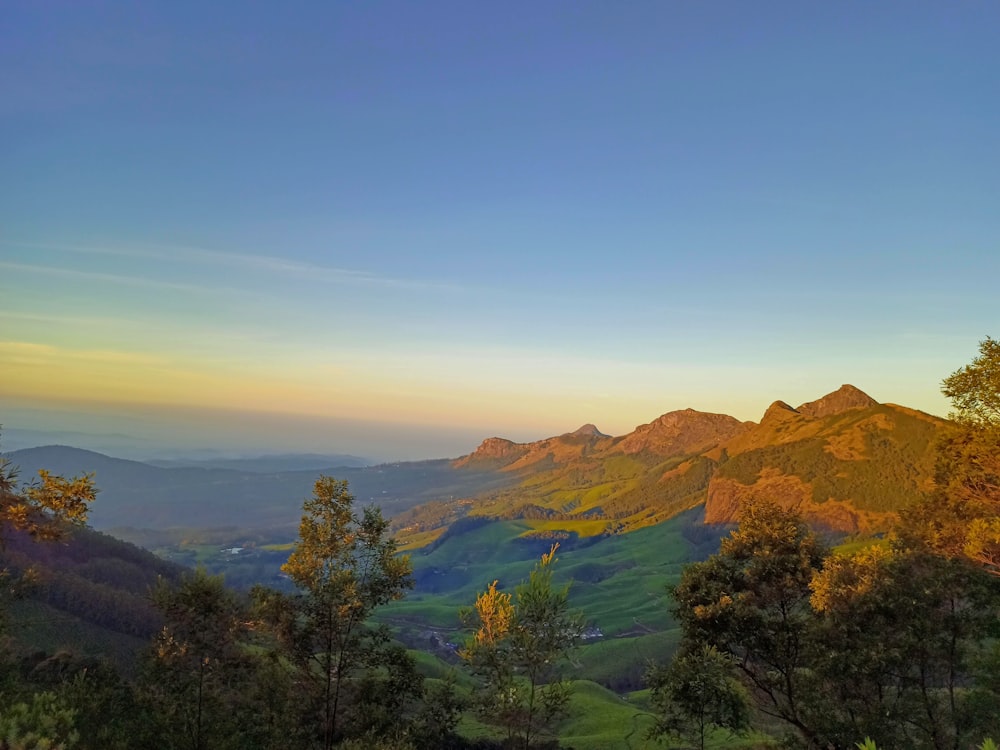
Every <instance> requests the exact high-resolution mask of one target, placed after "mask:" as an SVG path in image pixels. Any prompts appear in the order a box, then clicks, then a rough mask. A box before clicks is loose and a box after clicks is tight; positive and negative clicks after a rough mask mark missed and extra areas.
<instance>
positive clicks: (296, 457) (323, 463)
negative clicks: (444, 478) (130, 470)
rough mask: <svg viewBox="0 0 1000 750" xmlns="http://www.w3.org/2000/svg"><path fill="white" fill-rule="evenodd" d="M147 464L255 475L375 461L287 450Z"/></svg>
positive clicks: (154, 461)
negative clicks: (264, 453) (279, 452)
mask: <svg viewBox="0 0 1000 750" xmlns="http://www.w3.org/2000/svg"><path fill="white" fill-rule="evenodd" d="M145 463H148V464H150V465H151V466H159V467H161V468H165V469H171V468H178V467H198V468H202V469H233V470H235V471H249V472H252V473H254V474H274V473H276V472H281V471H309V470H316V471H321V470H328V469H337V468H340V467H345V466H346V467H351V468H360V467H362V466H371V465H372V464H374V463H375V462H374V461H371V460H370V459H367V458H361V457H360V456H351V455H347V454H333V455H324V454H320V453H283V454H274V455H266V456H253V457H247V458H205V459H180V458H177V459H152V460H149V461H146V462H145Z"/></svg>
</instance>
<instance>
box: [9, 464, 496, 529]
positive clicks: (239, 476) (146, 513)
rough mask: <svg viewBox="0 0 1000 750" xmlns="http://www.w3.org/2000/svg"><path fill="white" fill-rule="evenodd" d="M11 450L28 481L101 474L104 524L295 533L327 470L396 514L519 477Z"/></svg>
mask: <svg viewBox="0 0 1000 750" xmlns="http://www.w3.org/2000/svg"><path fill="white" fill-rule="evenodd" d="M6 455H7V456H8V458H10V460H11V462H12V463H13V464H14V465H16V466H19V467H20V469H21V475H20V478H21V481H24V482H27V481H30V480H31V479H32V477H35V476H36V475H37V471H38V470H39V469H47V470H49V471H51V472H53V473H55V474H62V475H65V476H75V475H77V474H84V473H93V474H94V481H95V484H96V485H97V487H98V489H99V493H98V495H97V500H96V501H95V503H94V505H93V508H92V509H91V512H90V523H91V525H92V526H94V528H97V529H114V528H119V527H135V528H140V529H166V528H173V527H184V528H208V527H240V528H244V529H261V528H275V527H281V528H286V529H288V530H294V528H295V526H296V525H297V524H298V521H299V518H300V516H301V510H302V501H303V500H304V499H306V498H307V497H309V496H310V495H311V494H312V489H313V484H314V483H315V481H316V479H317V477H318V476H319V475H320V474H321V473H325V474H330V475H333V476H335V477H337V478H338V479H347V480H348V481H349V482H350V486H351V491H352V492H353V493H354V495H355V497H356V498H357V500H358V503H359V504H361V505H365V504H368V503H376V504H378V505H379V506H380V507H382V508H383V510H384V512H385V513H386V514H388V515H391V514H393V513H396V512H399V511H401V510H404V509H406V508H409V507H412V506H413V505H416V504H419V503H422V502H427V501H429V500H434V499H437V498H439V497H442V496H444V497H452V496H458V497H460V496H469V495H472V494H475V493H477V492H479V491H482V490H483V489H485V488H489V487H497V486H501V485H503V484H509V483H511V482H512V481H514V479H513V478H508V477H506V476H502V475H493V474H483V473H482V472H477V471H469V472H459V471H456V470H454V469H453V468H452V467H451V465H450V462H449V461H448V460H447V459H441V460H437V461H417V462H412V463H397V464H385V465H381V466H365V467H329V468H324V469H309V470H299V471H279V472H272V473H266V474H265V473H260V472H258V471H237V470H234V469H222V468H207V467H203V466H196V467H191V466H186V467H170V468H167V467H161V466H152V465H150V464H148V463H143V462H140V461H129V460H126V459H121V458H111V457H109V456H105V455H103V454H100V453H95V452H93V451H87V450H81V449H79V448H71V447H68V446H59V445H50V446H44V447H41V448H28V449H25V450H20V451H13V452H10V453H8V454H6ZM290 535H291V536H294V534H293V533H292V534H290Z"/></svg>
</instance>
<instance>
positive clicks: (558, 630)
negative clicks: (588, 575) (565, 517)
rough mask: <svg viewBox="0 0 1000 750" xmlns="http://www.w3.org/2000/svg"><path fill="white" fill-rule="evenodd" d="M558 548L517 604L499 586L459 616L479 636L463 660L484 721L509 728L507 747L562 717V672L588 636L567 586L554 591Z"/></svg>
mask: <svg viewBox="0 0 1000 750" xmlns="http://www.w3.org/2000/svg"><path fill="white" fill-rule="evenodd" d="M558 547H559V545H558V544H556V545H553V546H552V548H551V550H549V552H548V553H546V554H545V555H543V556H542V559H541V561H540V562H539V563H538V564H536V566H535V568H534V570H532V571H531V573H530V575H529V577H528V580H527V581H526V582H523V583H521V584H520V585H519V586H517V587H516V589H515V596H514V597H511V595H510V594H508V593H505V592H502V591H498V590H497V583H498V582H497V581H494V582H493V583H491V584H490V586H489V588H488V589H487V590H486V591H485V592H484V593H482V594H480V595H479V597H478V598H477V599H476V603H475V607H474V609H472V610H465V611H463V613H462V618H463V620H464V621H465V622H466V624H467V625H468V626H470V627H473V628H475V632H474V633H473V636H472V638H471V639H470V640H469V642H468V643H467V644H466V647H465V649H464V650H463V651H462V654H461V655H462V658H463V659H464V660H465V661H466V662H467V663H468V665H469V667H470V669H471V670H472V672H473V673H474V674H476V675H478V676H479V677H480V678H481V679H482V681H483V682H482V685H481V687H480V688H479V690H478V691H477V696H476V702H477V705H478V707H479V713H480V716H481V717H482V718H483V719H484V720H485V721H488V722H490V723H494V724H497V725H499V726H502V727H504V728H505V729H506V730H507V739H508V744H511V745H512V744H513V743H514V741H515V739H516V738H520V739H521V740H523V745H522V746H523V747H524V748H529V747H530V746H531V741H532V740H533V739H535V738H536V736H537V735H538V734H539V733H540V732H541V731H543V729H544V728H545V727H546V726H547V725H548V724H550V723H551V722H552V721H553V720H554V719H555V718H557V717H558V716H561V715H562V714H563V713H564V712H565V709H566V705H567V703H568V701H569V684H568V683H567V682H565V681H564V680H562V679H561V678H560V674H559V666H560V663H561V661H562V660H564V659H565V658H566V656H567V655H568V653H569V651H570V650H571V649H572V648H573V647H574V646H575V645H576V643H577V641H578V639H579V637H580V633H581V632H582V630H583V621H582V617H581V615H580V614H579V613H578V612H575V611H571V610H570V608H569V585H568V584H567V585H566V586H563V587H561V588H555V587H554V586H553V583H552V565H553V564H554V563H555V561H556V557H555V553H556V550H557V549H558Z"/></svg>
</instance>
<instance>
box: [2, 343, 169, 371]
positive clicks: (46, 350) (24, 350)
mask: <svg viewBox="0 0 1000 750" xmlns="http://www.w3.org/2000/svg"><path fill="white" fill-rule="evenodd" d="M55 360H59V361H63V362H87V363H91V364H108V365H115V366H122V365H129V366H147V367H154V366H162V365H164V364H166V363H167V362H169V360H168V359H167V358H165V357H162V356H157V355H153V354H145V353H142V352H127V351H119V350H113V349H68V348H66V347H58V346H52V345H51V344H39V343H36V342H33V341H2V340H0V361H7V362H14V363H18V364H42V363H48V362H52V361H55Z"/></svg>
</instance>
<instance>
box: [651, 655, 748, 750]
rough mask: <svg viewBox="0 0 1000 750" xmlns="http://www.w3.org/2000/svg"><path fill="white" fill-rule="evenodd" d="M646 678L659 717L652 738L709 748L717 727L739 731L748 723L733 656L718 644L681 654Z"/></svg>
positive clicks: (744, 692)
mask: <svg viewBox="0 0 1000 750" xmlns="http://www.w3.org/2000/svg"><path fill="white" fill-rule="evenodd" d="M646 680H647V682H648V683H649V687H650V689H651V695H652V699H651V703H652V706H653V709H654V711H655V712H656V715H657V721H656V725H655V726H654V727H653V728H652V730H651V731H650V735H651V736H653V737H669V738H672V739H680V740H687V741H690V742H691V744H693V745H694V746H695V747H696V748H698V749H699V750H705V748H706V747H707V743H708V739H709V736H710V733H711V732H712V731H713V730H716V729H728V730H730V731H731V732H733V733H738V732H741V731H743V730H744V729H746V728H747V727H748V726H749V724H750V700H749V696H748V694H747V691H746V688H744V687H743V685H742V684H740V682H739V681H738V680H737V679H736V676H735V669H734V667H733V663H732V661H731V659H730V657H727V656H725V655H724V654H721V653H719V651H718V650H717V649H716V648H715V647H714V646H708V645H704V644H703V645H701V647H700V648H695V649H694V650H691V651H686V652H682V653H678V654H677V655H676V656H675V658H674V659H673V660H672V661H671V662H670V664H669V665H668V666H666V667H655V668H653V669H651V670H650V671H649V673H648V674H647V676H646Z"/></svg>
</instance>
